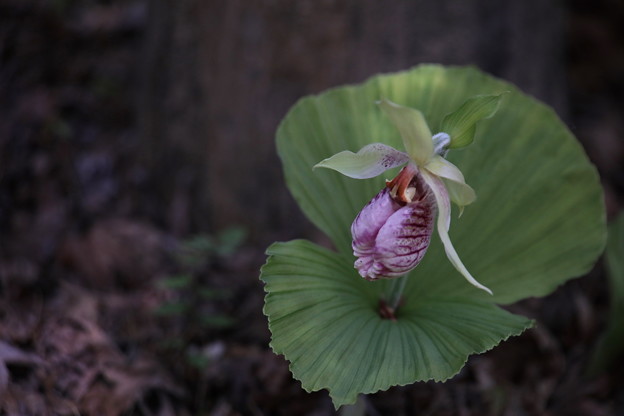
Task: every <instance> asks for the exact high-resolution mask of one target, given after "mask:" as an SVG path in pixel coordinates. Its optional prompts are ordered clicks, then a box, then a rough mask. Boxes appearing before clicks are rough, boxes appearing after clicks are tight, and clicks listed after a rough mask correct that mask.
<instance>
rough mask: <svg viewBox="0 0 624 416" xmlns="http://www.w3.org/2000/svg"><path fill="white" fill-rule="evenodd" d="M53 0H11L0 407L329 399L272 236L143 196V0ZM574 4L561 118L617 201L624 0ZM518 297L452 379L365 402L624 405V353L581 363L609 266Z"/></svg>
mask: <svg viewBox="0 0 624 416" xmlns="http://www.w3.org/2000/svg"><path fill="white" fill-rule="evenodd" d="M44 3H45V2H38V1H20V0H7V1H3V2H2V3H0V96H1V97H2V99H1V100H0V149H1V150H0V152H1V153H0V163H1V166H0V173H1V177H0V180H1V181H2V182H1V183H0V235H1V241H0V415H3V414H6V415H48V414H50V415H76V414H85V415H104V416H107V415H111V416H112V415H144V416H148V415H154V416H156V415H158V416H168V415H212V416H228V415H319V416H320V415H329V414H333V407H332V404H331V401H330V399H329V397H328V395H327V393H326V392H316V393H306V392H305V391H303V390H302V389H301V386H300V384H299V383H298V382H297V381H295V380H293V379H292V376H291V375H290V373H289V371H288V364H287V362H286V361H285V360H284V358H283V357H281V356H277V355H275V354H273V352H272V351H271V349H270V347H269V345H268V344H269V341H270V333H269V332H268V329H267V322H266V318H265V317H264V315H263V313H262V306H263V296H264V292H263V288H262V285H261V283H260V281H259V279H258V274H259V268H260V266H261V265H262V264H263V262H264V261H265V256H264V249H265V247H264V244H265V242H262V244H260V243H258V241H257V239H254V238H251V237H248V236H247V234H246V230H245V229H242V228H237V227H231V228H225V229H223V230H219V231H218V232H214V233H210V234H199V235H193V236H176V235H173V234H172V233H171V231H170V230H168V229H167V228H166V226H164V225H163V224H164V222H163V221H162V218H159V216H158V214H154V213H155V212H157V207H156V208H155V207H149V206H146V205H148V204H146V203H145V201H146V200H149V197H146V195H147V196H149V193H150V192H151V191H152V190H151V189H149V186H147V185H146V183H147V181H146V177H147V176H149V175H151V174H152V172H146V171H145V169H143V168H142V166H141V162H140V157H139V155H138V140H139V139H138V137H137V132H136V113H135V109H134V105H135V102H134V99H135V95H133V94H136V91H135V90H133V85H134V84H135V81H136V77H137V76H138V72H137V70H136V68H137V65H136V62H137V57H136V56H137V51H138V50H140V45H141V43H140V42H141V34H142V33H143V31H144V29H145V25H146V19H147V18H148V16H147V2H146V1H122V2H119V3H118V5H116V6H113V5H110V4H108V3H102V4H100V3H97V2H82V3H81V5H80V6H79V7H77V6H76V5H75V4H73V6H72V7H70V5H71V4H72V2H70V1H62V0H59V1H54V2H48V3H45V5H44ZM569 3H570V4H572V5H573V3H574V2H569ZM570 7H571V22H572V26H571V28H570V29H569V30H570V33H569V34H568V36H569V37H570V39H571V45H573V46H574V45H577V49H575V48H574V47H572V48H571V50H570V51H569V67H570V68H569V74H568V75H569V77H570V102H571V103H580V104H574V105H572V104H571V105H570V107H571V108H570V115H569V117H568V118H569V119H570V120H571V121H572V123H573V125H574V129H575V133H576V134H577V135H578V136H579V137H580V138H581V140H582V142H583V144H584V146H585V147H586V149H587V151H588V153H589V155H590V158H591V159H592V160H593V162H594V163H595V164H596V165H597V166H598V169H599V171H600V173H601V175H602V177H603V180H604V185H605V189H606V195H607V205H608V208H609V213H610V215H611V214H614V213H615V212H616V211H617V210H619V209H621V208H622V195H624V189H623V184H624V170H623V169H622V163H623V159H622V155H623V154H624V152H623V148H624V146H623V145H622V140H621V137H622V133H624V124H623V121H622V119H621V114H622V109H623V103H624V84H623V83H622V80H621V77H619V78H618V74H619V75H621V74H622V73H623V72H622V70H623V69H624V63H622V59H624V58H622V57H624V51H623V50H622V48H624V46H622V45H624V42H622V45H620V43H619V42H620V40H621V39H619V38H618V36H619V35H614V34H613V33H619V32H618V31H617V28H618V27H621V26H619V25H620V24H621V23H622V22H623V21H624V18H623V16H624V15H623V14H622V9H624V8H620V9H618V10H619V13H620V14H615V15H608V16H607V15H606V13H603V14H601V15H599V16H598V17H596V18H595V19H598V20H595V19H594V20H592V16H591V15H586V14H583V13H584V12H583V13H581V12H578V13H577V14H575V13H574V11H575V10H576V9H575V8H574V7H572V6H570ZM588 16H589V17H588ZM600 19H602V20H600ZM605 19H606V20H605ZM618 19H619V20H618ZM605 22H606V23H605ZM579 39H580V40H579ZM605 39H606V40H605ZM576 40H579V41H578V42H577V41H576ZM581 40H582V41H584V42H588V45H584V44H582V43H580V42H581ZM594 41H595V42H597V43H599V44H600V45H601V46H600V48H593V47H592V45H593V43H592V42H594ZM586 51H590V52H589V53H590V54H592V56H591V57H590V58H589V59H585V58H583V59H581V58H580V56H581V55H582V54H584V53H586ZM613 57H619V60H618V59H614V58H613ZM588 62H591V65H590V64H589V63H588ZM509 309H510V310H512V311H513V312H516V313H520V314H523V315H526V316H529V317H531V318H534V319H536V320H537V323H538V324H537V326H536V328H534V329H531V330H529V331H526V333H524V334H523V335H521V336H519V337H515V338H512V339H510V340H508V341H506V342H503V343H502V344H501V345H500V346H499V347H497V348H495V349H494V350H492V351H490V352H488V353H486V354H482V355H479V356H474V357H471V358H470V360H469V361H468V363H467V365H466V367H465V368H464V369H463V370H462V371H461V372H460V373H459V374H458V375H457V376H456V377H454V378H453V379H452V380H450V381H448V382H447V383H433V382H428V383H415V384H413V385H410V386H405V387H395V388H392V389H390V390H388V391H386V392H380V393H377V394H375V395H371V396H370V397H368V398H367V399H366V405H367V412H368V414H369V415H400V414H405V415H411V414H423V415H439V416H442V415H463V416H469V415H509V416H512V415H596V416H602V415H604V416H607V415H617V414H619V415H622V414H624V379H623V377H624V376H623V375H622V374H624V372H623V371H622V370H623V369H624V367H623V363H619V364H614V366H613V368H612V369H611V371H609V372H607V373H603V374H599V375H596V376H592V377H588V376H586V374H585V368H586V365H587V362H588V360H589V359H590V357H591V354H592V352H593V349H594V346H595V342H596V339H597V338H598V337H599V335H600V334H601V332H602V331H603V330H604V327H605V324H606V322H605V320H606V316H607V312H608V293H607V282H606V276H605V273H604V270H603V267H602V266H601V265H600V264H598V265H597V267H596V268H595V269H594V270H593V271H592V272H591V273H590V274H588V275H587V276H583V277H581V278H579V279H576V280H573V281H571V282H569V283H567V284H566V285H564V286H563V287H561V288H559V289H558V290H557V291H556V292H555V293H554V294H552V295H550V296H548V297H546V298H543V299H529V300H526V301H523V302H521V303H519V304H516V305H512V306H511V307H510V308H509Z"/></svg>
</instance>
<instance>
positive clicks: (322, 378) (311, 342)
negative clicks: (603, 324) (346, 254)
mask: <svg viewBox="0 0 624 416" xmlns="http://www.w3.org/2000/svg"><path fill="white" fill-rule="evenodd" d="M267 254H269V256H270V257H269V260H268V261H267V263H266V264H265V265H264V267H263V268H262V275H263V280H264V281H265V283H266V291H267V293H268V294H267V298H266V306H265V309H264V312H265V314H266V315H267V316H269V328H270V329H271V332H272V334H273V337H272V341H271V346H272V348H273V350H274V351H275V352H276V353H278V354H284V355H285V356H286V358H288V360H289V361H290V369H291V371H292V372H293V374H294V375H295V377H296V378H298V379H299V380H301V384H302V386H303V388H304V389H306V390H307V391H315V390H320V389H328V390H329V393H330V395H331V397H332V400H333V401H334V404H335V405H336V407H338V406H340V405H342V404H348V403H353V402H355V400H356V397H357V394H358V393H372V392H375V391H378V390H385V389H387V388H388V387H390V386H393V385H404V384H409V383H413V382H414V381H416V380H429V379H434V380H438V381H442V380H446V379H447V378H449V377H450V376H452V375H453V374H455V373H457V372H458V371H459V370H460V369H461V367H462V366H463V365H464V363H465V362H466V358H467V357H468V355H469V354H473V353H480V352H483V351H486V350H488V349H490V348H492V347H494V346H495V345H497V344H498V343H499V342H500V341H501V340H503V339H506V338H507V337H509V336H511V335H517V334H519V333H521V332H522V331H524V330H525V329H526V328H528V327H529V326H531V324H532V322H531V321H530V320H528V319H526V318H523V317H520V316H515V315H512V314H510V313H509V312H506V311H504V310H502V309H500V308H498V307H496V306H495V305H493V304H491V303H489V302H485V301H480V300H471V299H468V298H465V299H449V298H445V297H441V298H430V297H428V296H426V295H424V294H423V295H421V296H418V298H416V297H413V298H411V299H410V302H409V304H408V305H405V307H403V308H401V309H400V310H399V315H398V316H397V321H390V320H387V319H382V318H381V317H380V316H379V314H378V313H377V312H378V311H377V308H378V306H377V305H378V301H379V295H378V291H379V290H380V289H381V288H383V286H384V284H385V283H386V282H380V283H370V282H367V281H365V280H364V279H362V278H360V277H359V276H358V275H357V273H356V272H355V271H354V270H353V267H351V266H350V265H349V264H348V263H346V262H345V261H344V258H343V257H342V256H340V255H339V254H337V253H334V252H331V251H329V250H327V249H324V248H322V247H320V246H318V245H315V244H313V243H310V242H309V241H305V240H295V241H290V242H288V243H276V244H274V245H272V246H271V247H269V249H268V250H267Z"/></svg>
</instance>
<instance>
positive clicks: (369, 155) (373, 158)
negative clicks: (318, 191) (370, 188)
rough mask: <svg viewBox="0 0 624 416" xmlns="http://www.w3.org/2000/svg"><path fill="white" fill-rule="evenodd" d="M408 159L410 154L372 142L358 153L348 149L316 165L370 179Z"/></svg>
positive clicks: (358, 177)
mask: <svg viewBox="0 0 624 416" xmlns="http://www.w3.org/2000/svg"><path fill="white" fill-rule="evenodd" d="M408 161H409V156H407V155H406V154H405V153H403V152H399V151H398V150H396V149H395V148H393V147H390V146H388V145H385V144H382V143H372V144H369V145H366V146H364V147H363V148H361V149H360V150H359V151H358V152H357V153H353V152H350V151H348V150H345V151H344V152H340V153H336V154H335V155H333V156H332V157H330V158H327V159H325V160H323V161H321V162H319V163H317V164H316V165H314V167H315V168H328V169H333V170H335V171H338V172H340V173H342V174H343V175H346V176H348V177H350V178H355V179H368V178H374V177H375V176H378V175H381V174H382V173H383V172H385V171H387V170H388V169H392V168H395V167H397V166H401V165H403V164H405V163H407V162H408Z"/></svg>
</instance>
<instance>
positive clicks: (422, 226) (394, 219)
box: [351, 176, 436, 280]
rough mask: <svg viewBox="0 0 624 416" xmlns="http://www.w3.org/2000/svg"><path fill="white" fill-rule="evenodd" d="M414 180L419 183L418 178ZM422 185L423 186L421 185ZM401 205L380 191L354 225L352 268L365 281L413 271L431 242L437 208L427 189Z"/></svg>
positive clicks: (387, 193)
mask: <svg viewBox="0 0 624 416" xmlns="http://www.w3.org/2000/svg"><path fill="white" fill-rule="evenodd" d="M414 180H415V181H420V180H421V179H420V177H419V176H417V177H416V178H415V179H414ZM422 185H424V184H422ZM418 188H419V189H421V190H423V189H424V190H425V191H424V193H423V194H422V195H418V197H417V198H416V199H415V200H414V201H413V202H410V203H408V204H404V205H403V206H401V205H400V204H399V203H397V202H395V201H394V200H393V199H392V197H391V196H390V195H389V192H388V189H387V188H385V189H384V190H382V191H381V192H380V193H379V194H378V195H377V196H376V197H375V198H373V200H372V201H371V202H369V204H368V205H366V206H365V207H364V209H363V210H362V212H361V213H360V214H359V215H358V217H357V218H356V219H355V221H354V222H353V225H352V227H351V231H352V233H353V254H354V255H355V256H357V257H358V259H357V260H356V262H355V268H356V269H357V270H358V272H359V273H360V275H361V276H362V277H364V278H365V279H368V280H376V279H379V278H389V277H398V276H401V275H404V274H405V273H407V272H409V271H410V270H412V269H413V268H415V267H416V266H417V265H418V263H420V261H421V260H422V258H423V256H424V255H425V252H426V251H427V247H429V243H430V241H431V234H432V232H433V224H434V220H435V215H436V205H435V199H434V196H433V194H432V193H431V192H430V190H429V188H428V187H423V186H420V184H419V186H418Z"/></svg>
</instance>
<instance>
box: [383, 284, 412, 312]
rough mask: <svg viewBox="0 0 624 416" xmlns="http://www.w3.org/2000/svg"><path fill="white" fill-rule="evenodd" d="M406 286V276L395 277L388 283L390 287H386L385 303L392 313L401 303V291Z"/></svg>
mask: <svg viewBox="0 0 624 416" xmlns="http://www.w3.org/2000/svg"><path fill="white" fill-rule="evenodd" d="M406 284H407V275H405V276H401V277H397V278H396V279H392V280H391V281H390V286H388V289H387V291H386V303H387V305H388V307H389V308H390V309H391V310H392V311H393V312H396V310H397V308H398V307H399V304H400V303H401V297H402V296H403V290H404V289H405V285H406Z"/></svg>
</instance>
